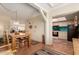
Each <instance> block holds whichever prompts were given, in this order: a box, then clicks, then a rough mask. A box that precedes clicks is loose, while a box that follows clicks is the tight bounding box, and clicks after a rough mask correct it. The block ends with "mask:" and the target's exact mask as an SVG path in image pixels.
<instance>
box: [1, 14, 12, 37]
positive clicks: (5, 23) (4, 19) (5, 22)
mask: <svg viewBox="0 0 79 59" xmlns="http://www.w3.org/2000/svg"><path fill="white" fill-rule="evenodd" d="M9 28H10V17H8V16H5V15H0V37H2V36H3V32H4V30H8V29H9Z"/></svg>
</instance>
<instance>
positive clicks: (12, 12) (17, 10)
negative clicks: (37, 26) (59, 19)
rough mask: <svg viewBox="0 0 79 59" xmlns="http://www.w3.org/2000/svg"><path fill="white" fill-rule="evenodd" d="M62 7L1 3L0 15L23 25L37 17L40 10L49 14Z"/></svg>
mask: <svg viewBox="0 0 79 59" xmlns="http://www.w3.org/2000/svg"><path fill="white" fill-rule="evenodd" d="M64 5H65V4H64V3H2V4H0V15H1V16H2V15H4V16H9V17H11V19H13V20H19V21H20V22H21V23H25V22H26V20H28V19H29V18H31V17H34V16H37V15H39V14H40V12H39V10H40V8H41V9H42V10H43V11H45V12H49V11H50V10H52V9H56V8H59V7H61V6H64Z"/></svg>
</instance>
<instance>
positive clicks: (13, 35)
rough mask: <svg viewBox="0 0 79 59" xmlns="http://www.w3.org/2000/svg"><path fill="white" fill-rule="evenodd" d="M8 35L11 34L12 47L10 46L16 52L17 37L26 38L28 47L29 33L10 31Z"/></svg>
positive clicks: (29, 42)
mask: <svg viewBox="0 0 79 59" xmlns="http://www.w3.org/2000/svg"><path fill="white" fill-rule="evenodd" d="M10 35H11V36H12V45H11V46H12V47H11V48H12V50H13V51H14V52H16V46H17V44H16V40H17V39H18V38H20V39H19V40H20V41H21V40H27V46H28V48H29V47H30V46H31V35H30V34H29V33H18V34H15V33H12V34H10Z"/></svg>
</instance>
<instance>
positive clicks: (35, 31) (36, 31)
mask: <svg viewBox="0 0 79 59" xmlns="http://www.w3.org/2000/svg"><path fill="white" fill-rule="evenodd" d="M29 22H30V23H31V25H32V29H31V33H32V40H36V41H39V42H42V35H43V34H44V20H43V18H42V16H41V15H39V16H36V17H33V18H31V19H29V20H28V21H27V22H26V30H29V25H30V24H29ZM35 26H36V27H37V28H35Z"/></svg>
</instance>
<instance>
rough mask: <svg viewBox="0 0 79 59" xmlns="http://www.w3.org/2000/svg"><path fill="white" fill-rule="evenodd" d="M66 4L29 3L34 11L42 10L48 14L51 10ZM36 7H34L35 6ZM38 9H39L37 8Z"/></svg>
mask: <svg viewBox="0 0 79 59" xmlns="http://www.w3.org/2000/svg"><path fill="white" fill-rule="evenodd" d="M66 4H67V3H31V4H30V5H32V6H33V7H35V8H36V9H39V8H41V9H42V10H44V11H45V12H49V11H50V10H52V9H55V8H58V7H61V6H64V5H66ZM35 5H36V6H35ZM38 7H39V8H38Z"/></svg>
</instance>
